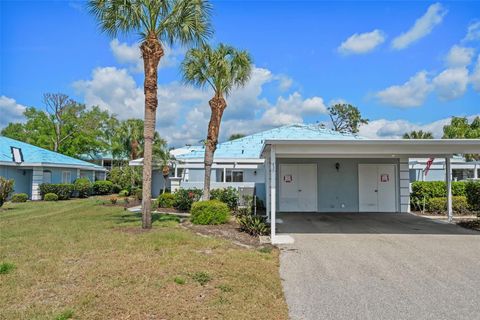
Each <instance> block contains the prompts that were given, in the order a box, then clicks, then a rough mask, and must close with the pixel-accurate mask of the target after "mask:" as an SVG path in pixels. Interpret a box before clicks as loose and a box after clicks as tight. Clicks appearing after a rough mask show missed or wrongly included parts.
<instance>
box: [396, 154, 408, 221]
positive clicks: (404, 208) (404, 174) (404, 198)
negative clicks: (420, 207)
mask: <svg viewBox="0 0 480 320" xmlns="http://www.w3.org/2000/svg"><path fill="white" fill-rule="evenodd" d="M399 180H400V212H410V169H409V167H408V158H406V157H403V158H400V177H399Z"/></svg>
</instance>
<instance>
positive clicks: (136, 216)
mask: <svg viewBox="0 0 480 320" xmlns="http://www.w3.org/2000/svg"><path fill="white" fill-rule="evenodd" d="M112 218H113V220H114V221H115V222H116V223H118V224H125V223H136V222H138V223H140V222H141V221H142V213H141V212H129V211H125V213H123V214H121V215H115V216H112ZM170 221H174V222H180V218H179V217H177V216H174V215H170V214H160V213H152V223H155V222H170Z"/></svg>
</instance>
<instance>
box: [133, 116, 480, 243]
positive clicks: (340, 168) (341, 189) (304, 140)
mask: <svg viewBox="0 0 480 320" xmlns="http://www.w3.org/2000/svg"><path fill="white" fill-rule="evenodd" d="M467 153H480V140H479V139H470V140H465V139H450V140H446V139H444V140H439V139H432V140H414V139H412V140H398V139H397V140H393V139H367V138H364V137H361V136H358V135H355V134H350V133H341V132H336V131H333V130H330V129H327V128H324V127H322V126H320V125H317V124H292V125H287V126H283V127H280V128H275V129H272V130H268V131H264V132H260V133H257V134H253V135H250V136H247V137H244V138H240V139H236V140H233V141H228V142H224V143H220V144H219V145H218V147H217V150H216V152H215V158H214V163H213V167H212V168H213V171H212V184H211V188H212V189H215V188H224V187H228V186H232V187H236V188H254V189H255V194H256V195H257V196H258V197H259V198H260V199H262V200H264V203H265V204H266V208H267V210H266V214H267V217H268V219H269V221H270V223H271V230H272V235H271V239H272V242H274V243H280V242H283V241H289V240H288V239H287V238H285V237H280V236H277V235H276V233H275V221H276V220H275V217H276V213H277V212H382V213H383V212H385V213H387V212H408V211H410V167H409V160H410V159H411V158H427V159H428V158H436V159H440V158H442V159H444V161H445V167H446V171H445V172H450V174H446V175H445V180H446V181H447V185H448V186H449V188H448V190H449V193H448V195H449V196H448V198H449V201H448V202H449V206H448V207H449V216H450V217H451V214H452V208H451V167H452V165H451V159H452V157H453V156H454V155H455V154H467ZM175 157H176V161H175V163H174V168H173V173H172V176H171V177H170V178H169V180H170V187H171V189H172V191H175V190H176V189H178V188H202V186H203V176H204V169H203V161H204V148H203V147H201V146H199V147H188V148H182V150H180V151H178V149H177V151H176V156H175ZM132 164H133V163H132ZM136 164H137V165H138V164H141V159H140V160H139V161H137V162H136ZM153 179H154V181H153V184H155V183H156V182H155V176H154V178H153Z"/></svg>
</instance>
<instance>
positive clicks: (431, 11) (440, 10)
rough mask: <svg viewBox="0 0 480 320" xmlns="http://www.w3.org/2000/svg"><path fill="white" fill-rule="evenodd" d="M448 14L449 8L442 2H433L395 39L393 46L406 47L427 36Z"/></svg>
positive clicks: (395, 47)
mask: <svg viewBox="0 0 480 320" xmlns="http://www.w3.org/2000/svg"><path fill="white" fill-rule="evenodd" d="M446 14H447V10H446V9H445V8H444V7H443V6H442V5H441V4H440V3H435V4H432V5H431V6H430V7H428V9H427V12H426V13H425V14H424V15H423V16H422V17H420V18H418V19H417V20H416V21H415V24H414V25H413V26H412V27H411V28H410V29H409V30H408V31H407V32H404V33H402V34H401V35H399V36H398V37H396V38H395V39H393V41H392V47H393V48H394V49H397V50H400V49H405V48H407V47H408V46H409V45H410V44H412V43H414V42H415V41H418V40H419V39H421V38H423V37H425V36H427V35H428V34H429V33H430V32H432V30H433V28H434V27H435V26H437V25H438V24H440V23H441V22H442V20H443V17H444V16H445V15H446Z"/></svg>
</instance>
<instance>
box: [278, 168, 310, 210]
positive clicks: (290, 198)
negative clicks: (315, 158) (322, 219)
mask: <svg viewBox="0 0 480 320" xmlns="http://www.w3.org/2000/svg"><path fill="white" fill-rule="evenodd" d="M279 185H280V192H279V193H280V195H279V211H283V212H314V211H317V165H316V164H281V165H280V177H279Z"/></svg>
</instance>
